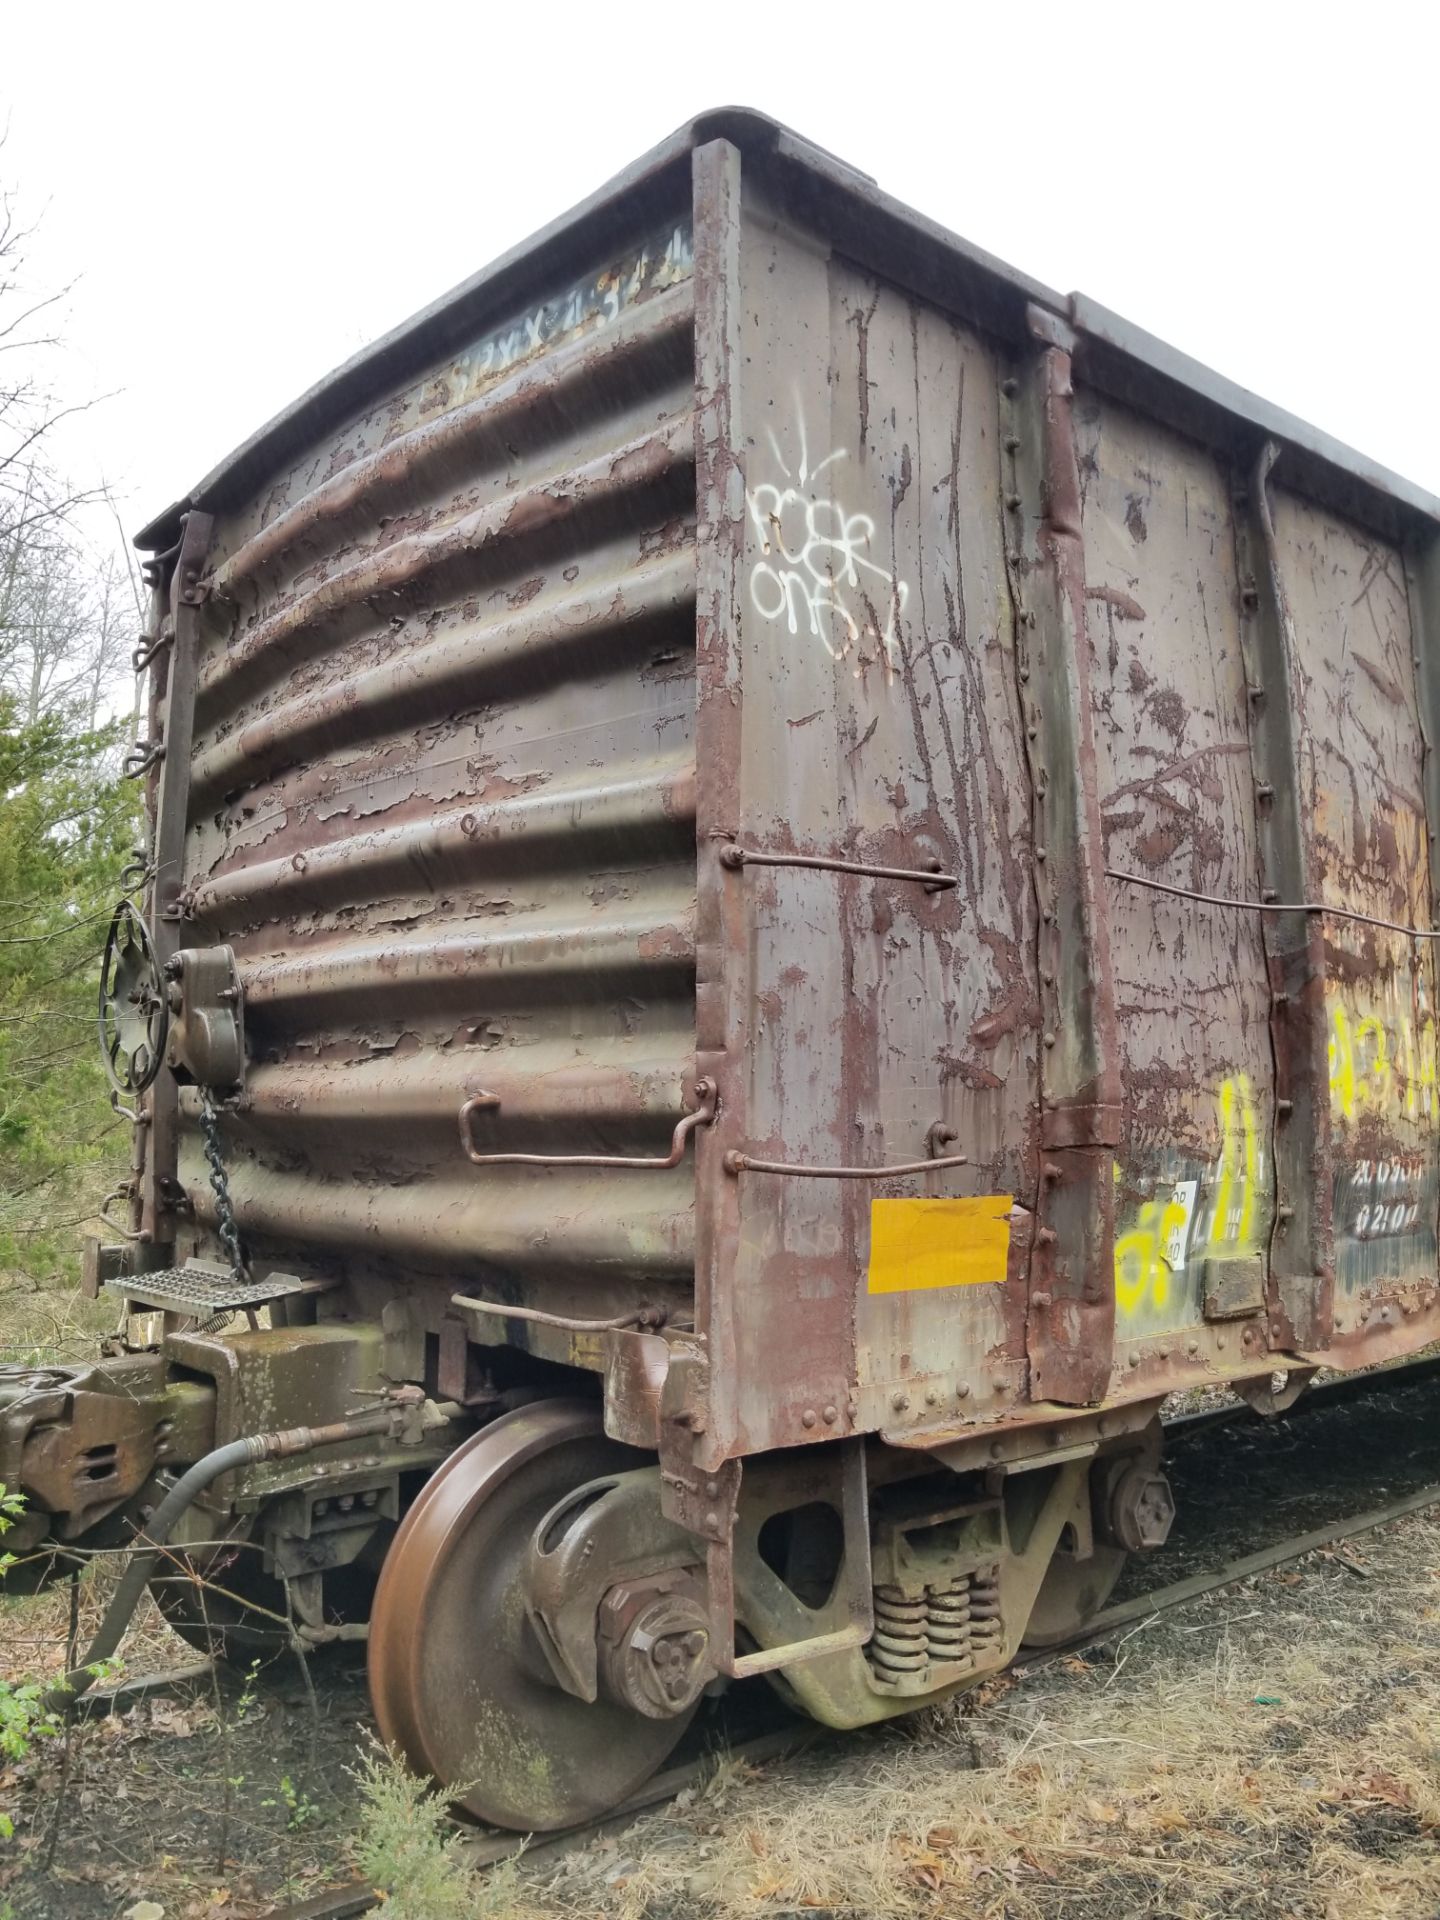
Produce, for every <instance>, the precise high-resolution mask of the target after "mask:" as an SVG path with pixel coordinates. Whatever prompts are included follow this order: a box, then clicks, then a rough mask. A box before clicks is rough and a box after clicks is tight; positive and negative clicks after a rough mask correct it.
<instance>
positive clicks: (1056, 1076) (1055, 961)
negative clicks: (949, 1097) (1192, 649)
mask: <svg viewBox="0 0 1440 1920" xmlns="http://www.w3.org/2000/svg"><path fill="white" fill-rule="evenodd" d="M1028 319H1029V328H1030V339H1029V341H1028V342H1027V344H1026V347H1025V350H1024V351H1023V353H1022V355H1021V357H1020V360H1019V362H1018V364H1017V365H1016V366H1015V367H1014V369H1013V370H1012V371H1011V372H1010V373H1008V374H1007V375H1006V376H1005V377H1004V378H1003V379H1002V382H1001V412H1000V419H1001V481H1002V489H1003V494H1004V506H1003V511H1004V514H1005V548H1006V576H1007V580H1008V583H1009V588H1010V597H1011V605H1012V608H1013V612H1014V619H1015V628H1016V648H1015V658H1016V671H1017V673H1018V674H1019V679H1020V687H1019V695H1020V708H1021V713H1022V715H1023V718H1024V727H1025V741H1026V760H1027V766H1028V771H1029V774H1030V786H1031V800H1032V806H1031V819H1032V833H1033V849H1032V852H1033V862H1034V865H1033V873H1034V886H1035V899H1036V906H1037V910H1038V915H1039V931H1038V938H1039V978H1040V1011H1041V1021H1042V1035H1041V1041H1042V1044H1041V1052H1040V1124H1039V1137H1038V1140H1037V1143H1036V1144H1037V1147H1038V1152H1039V1160H1040V1166H1039V1169H1038V1175H1039V1177H1038V1181H1037V1193H1036V1203H1035V1214H1036V1222H1035V1234H1034V1241H1033V1245H1032V1254H1031V1294H1030V1303H1029V1313H1028V1320H1027V1333H1026V1344H1027V1348H1028V1351H1029V1355H1030V1365H1031V1386H1030V1392H1031V1398H1032V1399H1036V1400H1057V1401H1061V1402H1064V1403H1067V1404H1072V1405H1083V1404H1086V1403H1089V1402H1093V1401H1096V1400H1100V1399H1102V1398H1103V1397H1104V1395H1105V1393H1106V1391H1107V1388H1108V1386H1109V1381H1110V1372H1111V1365H1112V1359H1113V1352H1114V1342H1115V1287H1114V1258H1115V1255H1114V1248H1115V1195H1114V1175H1113V1162H1114V1155H1115V1148H1116V1147H1117V1146H1118V1145H1119V1143H1120V1136H1121V1090H1120V1042H1119V1034H1118V1029H1117V1026H1116V1019H1115V998H1114V984H1113V978H1112V972H1111V964H1110V938H1109V915H1108V903H1107V899H1106V894H1105V850H1104V841H1103V836H1102V829H1101V823H1100V802H1099V795H1098V792H1097V789H1096V766H1095V746H1094V734H1093V726H1092V718H1091V691H1090V656H1089V637H1088V633H1087V629H1086V621H1085V550H1084V542H1083V538H1082V534H1081V495H1080V475H1079V465H1078V460H1077V456H1076V448H1075V430H1074V419H1073V413H1072V397H1073V387H1072V380H1071V353H1072V349H1073V346H1074V339H1073V335H1072V334H1071V331H1070V329H1069V327H1068V326H1067V325H1066V324H1065V322H1064V321H1063V320H1061V319H1059V318H1058V317H1057V316H1056V315H1054V314H1051V313H1050V312H1048V311H1046V310H1044V309H1041V308H1037V307H1032V308H1031V309H1030V310H1029V315H1028Z"/></svg>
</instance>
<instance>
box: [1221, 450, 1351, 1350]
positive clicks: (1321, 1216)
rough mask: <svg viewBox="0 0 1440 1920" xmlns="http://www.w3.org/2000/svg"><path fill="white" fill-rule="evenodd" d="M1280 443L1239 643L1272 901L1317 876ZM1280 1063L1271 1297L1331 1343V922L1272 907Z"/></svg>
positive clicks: (1264, 473) (1296, 1337)
mask: <svg viewBox="0 0 1440 1920" xmlns="http://www.w3.org/2000/svg"><path fill="white" fill-rule="evenodd" d="M1279 454H1280V448H1279V447H1278V446H1277V445H1276V444H1275V442H1274V441H1267V442H1266V444H1265V445H1264V446H1263V447H1261V449H1260V451H1259V453H1258V455H1257V456H1256V458H1255V461H1254V465H1253V467H1252V468H1251V470H1250V472H1249V473H1248V474H1247V475H1245V476H1244V477H1243V478H1241V479H1239V480H1237V483H1236V487H1235V510H1234V524H1235V541H1236V559H1237V563H1238V570H1239V578H1240V614H1241V619H1240V636H1241V639H1240V644H1241V650H1242V654H1243V657H1244V664H1245V679H1246V684H1247V695H1248V698H1247V706H1248V709H1249V723H1250V760H1251V766H1252V769H1253V773H1254V783H1255V823H1256V836H1257V840H1258V844H1259V848H1260V885H1261V898H1262V900H1265V901H1278V900H1307V899H1309V897H1310V891H1311V887H1312V885H1313V883H1314V877H1313V876H1312V874H1311V873H1310V861H1309V855H1308V851H1307V846H1306V833H1305V822H1304V819H1303V816H1302V812H1301V807H1302V802H1303V794H1304V789H1303V787H1302V784H1301V774H1302V768H1301V755H1300V735H1299V729H1300V727H1301V725H1302V724H1303V722H1302V720H1301V717H1300V716H1301V705H1300V702H1299V700H1298V699H1297V697H1296V693H1297V690H1296V685H1295V666H1294V656H1295V631H1294V622H1293V620H1292V618H1291V613H1290V604H1289V601H1288V599H1287V598H1286V594H1285V582H1284V579H1283V577H1282V574H1281V568H1280V552H1279V542H1278V541H1277V539H1276V534H1275V520H1274V515H1273V513H1272V510H1271V504H1270V495H1269V484H1270V473H1271V470H1272V468H1273V467H1274V465H1275V462H1276V460H1277V459H1278V458H1279ZM1261 928H1262V934H1263V938H1264V943H1265V962H1266V968H1267V971H1268V973H1269V977H1270V1039H1271V1047H1272V1050H1273V1054H1274V1062H1275V1133H1274V1159H1275V1224H1274V1227H1273V1229H1272V1232H1271V1238H1270V1255H1269V1260H1268V1262H1267V1267H1268V1272H1267V1276H1266V1306H1267V1309H1268V1311H1269V1314H1270V1338H1271V1344H1272V1345H1275V1346H1292V1347H1298V1348H1313V1347H1321V1346H1324V1345H1325V1344H1326V1343H1327V1342H1328V1340H1329V1336H1330V1328H1331V1324H1332V1320H1333V1314H1334V1290H1335V1234H1334V1219H1333V1214H1334V1209H1333V1205H1332V1201H1331V1190H1330V1090H1329V1066H1328V1055H1327V1037H1326V1024H1325V929H1324V922H1323V921H1322V920H1321V919H1320V918H1319V917H1318V916H1316V915H1313V914H1304V913H1295V914H1269V913H1267V914H1263V915H1262V916H1261Z"/></svg>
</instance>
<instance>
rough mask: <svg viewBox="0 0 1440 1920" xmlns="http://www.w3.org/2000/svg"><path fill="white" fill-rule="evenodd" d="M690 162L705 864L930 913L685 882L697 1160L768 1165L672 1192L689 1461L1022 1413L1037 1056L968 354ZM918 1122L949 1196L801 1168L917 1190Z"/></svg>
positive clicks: (850, 267) (1010, 715) (992, 380)
mask: <svg viewBox="0 0 1440 1920" xmlns="http://www.w3.org/2000/svg"><path fill="white" fill-rule="evenodd" d="M698 164H699V170H700V180H701V201H700V211H698V212H697V220H699V221H700V222H701V224H702V226H703V222H704V220H705V219H706V218H707V217H708V219H709V220H710V221H711V222H713V223H715V225H716V227H717V228H718V230H719V231H720V233H721V234H722V235H723V234H724V233H725V232H726V229H727V225H728V233H729V251H728V256H726V257H724V258H723V259H722V260H719V261H716V262H714V263H713V265H712V272H711V275H710V277H709V279H708V281H707V279H705V278H704V277H702V279H701V282H700V288H699V298H700V300H701V303H702V314H703V312H704V306H705V302H706V299H707V296H708V299H709V300H710V301H711V302H712V303H713V310H714V313H715V315H716V318H715V321H714V327H713V332H714V338H713V346H712V351H713V353H714V355H715V367H714V368H713V369H712V368H708V367H707V366H706V364H705V362H704V360H703V358H702V364H701V382H702V389H703V388H704V386H705V384H706V382H707V379H708V380H709V381H710V382H711V384H715V383H716V381H717V378H718V377H719V376H720V375H722V374H723V377H724V399H725V406H726V410H727V420H728V430H729V433H730V436H731V441H730V445H731V449H732V450H733V454H734V465H733V467H732V468H731V469H730V474H729V479H730V485H729V487H728V490H722V489H720V488H718V487H717V489H716V490H715V491H714V492H713V493H712V494H710V495H708V496H707V493H706V489H705V484H704V474H703V472H702V476H701V515H702V545H701V551H702V556H703V555H704V553H705V551H706V534H705V531H704V520H705V516H706V513H707V510H708V511H709V512H710V513H712V514H714V515H715V516H717V518H718V520H719V521H720V524H721V527H722V529H723V530H725V531H728V535H729V538H730V542H731V545H730V548H729V551H728V553H727V557H726V562H725V566H724V570H723V573H724V579H723V598H722V602H721V606H720V613H719V616H718V617H719V618H720V619H722V620H723V621H724V623H725V633H724V636H723V638H724V644H725V648H726V651H725V655H724V659H723V662H722V661H719V660H708V664H709V665H710V667H711V669H712V671H711V672H710V674H708V675H707V671H706V668H707V640H708V643H709V645H710V646H711V647H713V646H714V645H715V644H716V637H715V636H714V634H713V633H712V634H710V635H707V633H706V631H705V629H704V627H703V626H702V638H701V680H700V692H699V698H700V709H699V715H698V742H699V745H698V753H699V758H700V764H701V766H702V769H708V771H709V778H708V780H707V781H706V782H704V783H702V787H701V818H700V835H701V845H702V848H707V847H708V848H712V849H713V847H714V846H716V845H717V844H724V843H726V842H732V841H733V843H734V844H736V845H738V846H739V847H741V848H743V849H746V850H755V851H759V852H763V853H767V854H771V855H781V856H783V855H785V854H787V853H798V854H814V855H827V856H837V857H840V858H842V859H848V860H851V861H857V862H862V863H873V864H878V865H884V866H889V867H896V868H906V869H912V870H914V869H924V867H925V866H926V864H927V862H933V863H935V864H936V865H938V866H939V867H940V868H941V869H943V870H944V871H945V872H946V873H947V874H951V875H954V876H956V878H957V879H958V882H959V884H958V885H957V886H955V887H953V888H949V889H947V890H944V891H933V892H932V891H927V890H926V889H925V887H924V886H923V885H922V884H919V883H917V882H915V881H903V880H899V881H897V880H894V879H876V878H870V877H860V876H855V875H849V874H842V873H835V872H826V871H816V870H813V869H806V868H800V867H790V866H784V865H780V866H751V867H747V868H744V869H742V870H739V871H736V870H733V869H731V870H727V869H724V868H723V867H721V866H720V865H719V863H718V861H717V860H715V859H714V858H713V855H712V857H711V858H709V859H708V860H707V861H706V863H705V864H704V865H703V866H702V899H701V913H702V924H704V920H705V914H706V911H707V902H706V890H707V889H708V890H709V894H710V901H711V906H710V912H711V915H712V923H713V925H714V926H715V928H716V929H717V931H718V933H719V935H720V937H722V938H723V941H724V945H723V949H722V951H721V952H720V954H719V955H718V956H717V958H716V961H715V964H716V966H717V969H718V971H719V972H720V974H721V980H720V986H719V991H720V993H721V994H722V995H723V1006H724V1009H725V1019H724V1024H723V1032H722V1031H717V1032H716V1033H715V1034H714V1035H712V1038H713V1039H715V1040H718V1041H719V1043H720V1044H719V1045H717V1047H716V1050H715V1056H714V1058H715V1062H716V1070H717V1072H718V1074H719V1077H720V1080H721V1117H720V1122H719V1125H718V1126H717V1128H716V1129H715V1133H716V1138H715V1139H714V1140H713V1141H711V1142H707V1143H705V1144H704V1145H703V1146H702V1152H703V1153H705V1154H706V1155H707V1156H709V1157H710V1161H711V1164H712V1165H714V1163H715V1160H716V1159H717V1158H718V1157H719V1155H720V1154H721V1153H722V1152H723V1151H724V1150H725V1149H727V1148H728V1149H733V1150H743V1152H744V1153H746V1154H748V1155H753V1156H757V1157H762V1158H765V1159H767V1160H770V1161H774V1162H782V1163H789V1164H791V1165H793V1166H795V1167H796V1169H797V1171H796V1172H795V1173H794V1174H793V1175H787V1174H771V1173H758V1172H756V1173H750V1172H746V1173H742V1174H741V1175H740V1176H739V1177H738V1180H737V1179H733V1178H732V1180H731V1182H730V1183H729V1184H728V1185H727V1184H726V1183H724V1182H722V1181H720V1180H717V1179H713V1178H711V1179H704V1178H702V1181H701V1185H700V1190H699V1209H700V1216H699V1224H698V1230H697V1231H698V1239H699V1244H700V1253H701V1264H702V1288H703V1282H704V1279H705V1276H706V1275H707V1274H708V1281H709V1290H708V1298H709V1301H710V1330H711V1336H712V1374H713V1385H712V1407H711V1415H712V1428H711V1431H710V1433H709V1435H707V1446H710V1447H713V1448H714V1450H715V1452H716V1453H717V1454H718V1453H720V1452H722V1451H724V1450H727V1449H739V1450H744V1449H747V1448H759V1447H766V1446H774V1445H779V1444H784V1443H785V1442H788V1441H796V1440H802V1439H812V1438H821V1437H825V1436H826V1435H828V1434H834V1433H837V1432H845V1431H849V1430H851V1428H852V1427H853V1428H858V1429H859V1430H862V1431H866V1430H869V1431H873V1430H875V1429H877V1428H884V1427H890V1426H895V1425H906V1424H917V1423H927V1424H930V1425H934V1424H937V1423H938V1422H939V1421H940V1420H942V1419H943V1418H945V1417H946V1416H949V1417H951V1418H954V1417H956V1416H957V1415H959V1414H960V1413H962V1412H963V1413H966V1414H969V1413H972V1412H973V1413H977V1414H985V1413H992V1412H994V1411H996V1410H997V1409H999V1408H1000V1407H1002V1406H1004V1405H1006V1404H1008V1403H1010V1402H1011V1401H1013V1400H1014V1399H1015V1398H1016V1397H1018V1396H1019V1395H1020V1394H1021V1392H1022V1391H1023V1381H1024V1372H1025V1313H1026V1301H1027V1288H1026V1270H1027V1263H1028V1255H1029V1246H1028V1238H1029V1229H1028V1225H1027V1222H1028V1218H1029V1213H1030V1210H1031V1209H1032V1208H1033V1204H1034V1187H1035V1180H1036V1176H1037V1166H1036V1154H1035V1146H1036V1141H1035V1131H1034V1128H1035V1119H1034V1116H1035V1101H1036V1074H1037V1049H1038V1045H1039V1036H1038V1033H1037V1031H1036V1020H1035V1006H1036V998H1037V992H1036V966H1037V958H1036V906H1035V896H1034V889H1033V883H1032V875H1031V866H1030V851H1029V846H1030V824H1029V800H1028V795H1027V790H1026V784H1025V780H1024V777H1023V773H1022V758H1021V738H1020V736H1021V717H1020V705H1019V698H1018V683H1017V679H1016V669H1015V659H1014V651H1013V615H1012V610H1011V606H1010V600H1009V594H1008V590H1007V585H1006V578H1005V560H1004V545H1003V534H1002V528H1001V522H1000V517H999V514H998V512H997V506H998V501H997V487H998V472H999V450H998V444H997V432H998V429H997V415H998V405H999V381H1000V377H1001V372H1002V369H1001V365H1000V362H999V359H998V358H997V354H996V351H995V349H994V348H993V347H992V346H990V345H987V344H986V343H985V341H984V340H982V338H981V337H980V336H979V334H978V333H977V332H975V331H974V330H973V329H971V328H969V327H967V326H965V325H963V324H960V323H957V322H955V321H953V320H951V319H949V318H948V317H947V316H945V315H943V314H941V313H940V312H938V311H936V310H935V309H934V308H933V307H930V306H927V305H925V304H923V303H921V302H918V301H914V300H911V299H907V298H906V297H905V296H904V295H903V294H902V293H900V292H898V291H896V290H895V289H894V288H893V287H891V286H888V285H886V284H885V283H884V282H882V281H880V280H878V279H876V278H875V277H873V276H872V275H871V274H868V273H866V272H864V271H863V270H861V269H860V268H859V267H857V266H856V265H854V264H853V263H851V262H849V261H847V260H846V259H845V258H844V256H843V255H842V254H841V253H840V252H838V251H836V250H834V249H832V247H831V246H830V245H828V244H827V243H826V242H825V241H824V240H823V239H821V238H819V237H815V238H811V237H809V236H807V235H806V234H804V233H803V232H801V231H798V230H797V229H796V228H795V227H794V226H793V225H792V224H790V223H789V222H787V221H786V220H785V219H784V218H783V217H781V214H780V212H779V210H778V209H776V208H774V207H772V206H770V205H768V204H767V203H766V200H765V198H764V196H763V193H762V192H761V190H760V189H759V188H758V186H757V185H756V184H755V183H754V182H752V181H751V180H750V179H749V177H748V176H746V177H743V178H742V177H741V169H740V165H739V161H738V156H736V155H734V153H733V150H731V149H727V148H712V149H705V150H702V152H701V154H700V156H699V162H698ZM700 245H701V249H702V259H703V258H704V251H703V241H702V242H701V243H700ZM700 328H701V339H702V345H703V342H704V340H705V338H706V332H705V329H706V321H705V319H704V318H703V317H702V319H701V322H700ZM703 566H704V562H703V558H702V604H703V580H704V575H703ZM701 960H702V978H701V996H702V1031H703V1030H704V1019H703V1007H704V1003H705V993H706V980H705V976H704V972H703V968H704V965H705V961H706V952H705V948H704V945H703V943H702V955H701ZM716 1024H717V1029H718V1027H719V1026H720V1023H719V1022H717V1023H716ZM709 1057H710V1056H708V1055H707V1058H709ZM937 1126H941V1127H944V1128H946V1129H948V1130H951V1132H952V1134H953V1137H954V1138H955V1139H956V1140H957V1142H958V1146H959V1148H960V1149H961V1150H963V1151H964V1152H965V1153H966V1154H968V1156H969V1160H970V1164H969V1165H968V1166H967V1167H965V1168H963V1169H959V1170H955V1171H952V1172H946V1173H937V1174H934V1175H922V1176H918V1177H916V1176H912V1177H907V1178H904V1179H897V1180H893V1181H882V1182H879V1183H878V1184H876V1183H871V1182H861V1181H854V1180H846V1179H835V1178H826V1177H820V1178H813V1177H808V1176H807V1175H806V1174H805V1173H804V1171H803V1169H805V1168H806V1167H815V1166H819V1167H828V1166H836V1165H842V1166H856V1167H865V1168H869V1167H875V1166H881V1165H884V1164H887V1163H895V1162H913V1161H915V1160H923V1159H924V1158H925V1156H926V1150H927V1139H929V1138H931V1137H932V1129H934V1128H936V1127H937ZM943 1150H944V1149H943V1147H942V1149H941V1151H943ZM937 1203H938V1204H937ZM957 1223H958V1230H957Z"/></svg>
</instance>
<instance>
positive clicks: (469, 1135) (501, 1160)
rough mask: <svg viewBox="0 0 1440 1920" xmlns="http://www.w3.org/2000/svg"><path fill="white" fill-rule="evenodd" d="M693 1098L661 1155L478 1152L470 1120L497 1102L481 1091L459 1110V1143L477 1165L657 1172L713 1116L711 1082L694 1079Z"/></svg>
mask: <svg viewBox="0 0 1440 1920" xmlns="http://www.w3.org/2000/svg"><path fill="white" fill-rule="evenodd" d="M695 1098H696V1099H697V1100H698V1101H699V1102H700V1104H699V1106H698V1107H696V1108H695V1109H694V1111H693V1112H691V1113H686V1114H682V1116H681V1117H680V1119H679V1121H678V1122H677V1124H676V1127H675V1131H674V1133H673V1134H672V1135H671V1136H670V1151H669V1153H667V1154H665V1155H664V1156H663V1158H662V1157H660V1156H654V1157H646V1156H645V1155H641V1154H626V1153H481V1152H480V1151H479V1150H478V1149H477V1147H476V1145H475V1134H474V1130H473V1127H472V1125H471V1121H472V1119H473V1117H474V1115H475V1114H477V1113H479V1112H481V1111H482V1110H483V1109H485V1108H492V1109H493V1108H495V1107H498V1106H499V1104H500V1096H499V1094H498V1093H484V1092H481V1093H472V1094H471V1096H470V1098H469V1099H468V1100H467V1101H466V1102H465V1104H464V1106H463V1107H461V1109H460V1144H461V1146H462V1147H463V1148H464V1149H465V1155H466V1158H467V1159H469V1160H471V1161H473V1163H474V1164H475V1165H476V1166H477V1167H616V1168H626V1169H629V1170H631V1171H637V1170H638V1171H641V1172H646V1171H654V1172H660V1171H661V1170H663V1169H664V1168H666V1167H678V1166H679V1164H680V1162H681V1160H682V1159H683V1158H684V1157H685V1142H686V1141H687V1140H688V1139H689V1138H690V1135H691V1134H692V1133H693V1132H694V1131H695V1129H696V1128H697V1127H708V1126H709V1125H710V1123H711V1121H712V1120H713V1119H714V1118H715V1113H716V1090H715V1082H714V1081H713V1080H704V1079H702V1080H697V1081H696V1082H695Z"/></svg>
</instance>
